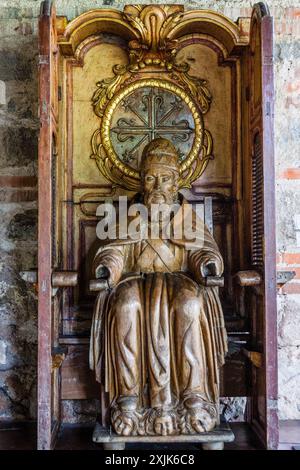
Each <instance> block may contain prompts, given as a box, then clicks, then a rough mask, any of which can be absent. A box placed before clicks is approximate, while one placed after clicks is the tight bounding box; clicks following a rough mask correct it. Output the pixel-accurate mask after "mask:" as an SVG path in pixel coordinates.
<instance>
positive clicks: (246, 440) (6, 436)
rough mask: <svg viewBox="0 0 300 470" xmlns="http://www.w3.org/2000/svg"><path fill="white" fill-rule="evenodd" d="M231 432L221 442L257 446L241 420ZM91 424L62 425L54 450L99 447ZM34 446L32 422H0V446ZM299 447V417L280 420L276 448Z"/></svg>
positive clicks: (230, 445) (246, 447)
mask: <svg viewBox="0 0 300 470" xmlns="http://www.w3.org/2000/svg"><path fill="white" fill-rule="evenodd" d="M231 428H232V430H233V432H234V434H235V440H234V442H231V443H227V444H225V449H228V450H259V449H260V446H259V443H258V441H257V439H256V437H255V435H254V434H253V432H252V431H251V430H250V429H249V427H248V426H247V424H245V423H231ZM92 433H93V427H91V426H87V425H85V426H79V425H64V426H63V428H62V430H61V433H60V435H59V438H58V441H57V444H56V449H57V450H99V449H101V446H100V445H98V444H94V443H93V442H92ZM35 446H36V427H35V423H4V422H2V423H1V422H0V450H32V449H35ZM297 447H298V448H300V420H295V421H281V423H280V445H279V449H280V450H292V449H293V448H297ZM126 449H128V450H130V449H132V450H135V449H141V450H142V449H144V450H150V449H151V450H153V449H157V450H159V449H160V450H166V449H168V450H172V449H173V450H197V449H199V446H195V445H192V444H190V445H187V444H173V445H172V444H168V445H164V444H160V445H159V444H156V445H151V446H150V445H147V444H140V445H136V444H128V445H127V446H126Z"/></svg>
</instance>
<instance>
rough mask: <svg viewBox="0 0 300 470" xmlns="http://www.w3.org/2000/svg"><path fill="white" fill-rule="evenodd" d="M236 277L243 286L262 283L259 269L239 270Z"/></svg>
mask: <svg viewBox="0 0 300 470" xmlns="http://www.w3.org/2000/svg"><path fill="white" fill-rule="evenodd" d="M234 277H235V279H236V281H237V283H238V284H239V285H240V286H241V287H248V286H259V285H260V283H261V275H260V274H259V273H258V272H257V271H239V272H237V273H236V274H235V276H234Z"/></svg>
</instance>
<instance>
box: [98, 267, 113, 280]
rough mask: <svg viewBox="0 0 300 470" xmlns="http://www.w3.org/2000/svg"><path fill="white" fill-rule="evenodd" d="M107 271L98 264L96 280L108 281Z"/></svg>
mask: <svg viewBox="0 0 300 470" xmlns="http://www.w3.org/2000/svg"><path fill="white" fill-rule="evenodd" d="M109 275H110V274H109V269H108V268H107V267H106V266H104V265H103V264H100V265H99V266H98V267H97V269H96V279H108V278H109Z"/></svg>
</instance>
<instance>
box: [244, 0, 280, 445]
mask: <svg viewBox="0 0 300 470" xmlns="http://www.w3.org/2000/svg"><path fill="white" fill-rule="evenodd" d="M249 52H250V55H249V69H248V73H249V77H248V83H249V85H248V87H249V148H250V150H249V155H250V162H249V163H250V165H251V167H252V169H251V175H252V177H251V179H250V192H249V206H250V217H251V226H252V231H251V263H252V267H255V268H256V269H258V270H259V271H260V274H261V275H262V278H263V282H262V285H261V287H260V288H259V289H253V298H252V300H251V303H250V305H249V306H248V307H250V308H251V311H250V312H249V314H250V315H251V323H252V348H253V350H254V351H258V352H261V353H262V354H263V356H264V361H263V366H262V367H261V368H256V367H255V366H253V367H252V391H253V397H252V425H253V428H254V430H255V431H256V432H257V434H258V436H259V438H260V439H261V441H262V443H263V444H264V446H265V447H267V448H270V449H275V448H277V444H278V415H277V318H276V317H277V309H276V249H275V207H274V199H275V196H274V191H275V189H274V185H275V172H274V148H273V145H274V132H273V114H274V85H273V20H272V18H271V17H270V16H269V12H268V9H267V7H266V6H265V5H264V4H263V3H259V4H256V5H255V6H254V9H253V14H252V19H251V31H250V51H249Z"/></svg>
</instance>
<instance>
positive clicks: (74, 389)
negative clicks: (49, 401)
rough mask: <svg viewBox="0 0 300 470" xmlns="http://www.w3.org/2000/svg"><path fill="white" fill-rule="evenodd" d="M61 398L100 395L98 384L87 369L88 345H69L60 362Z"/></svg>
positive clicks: (95, 396) (77, 398)
mask: <svg viewBox="0 0 300 470" xmlns="http://www.w3.org/2000/svg"><path fill="white" fill-rule="evenodd" d="M61 370H62V374H61V379H62V399H63V400H83V399H89V398H99V397H100V386H99V384H97V383H96V381H95V378H94V374H93V373H92V371H91V370H90V369H89V346H88V345H85V344H84V345H74V346H73V345H70V346H68V354H67V356H66V357H65V360H64V361H63V364H62V368H61Z"/></svg>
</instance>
